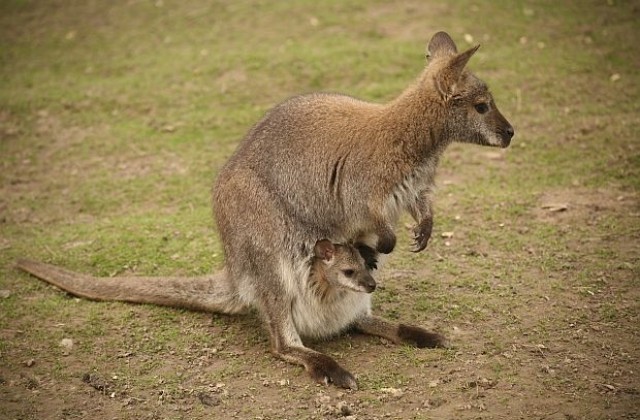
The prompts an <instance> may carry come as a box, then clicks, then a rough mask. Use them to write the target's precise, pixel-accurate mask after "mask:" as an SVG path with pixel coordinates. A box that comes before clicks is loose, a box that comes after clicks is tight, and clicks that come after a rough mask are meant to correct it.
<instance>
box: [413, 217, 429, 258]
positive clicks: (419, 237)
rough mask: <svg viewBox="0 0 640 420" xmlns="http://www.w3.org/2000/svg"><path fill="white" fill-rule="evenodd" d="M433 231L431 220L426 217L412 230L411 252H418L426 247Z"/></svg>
mask: <svg viewBox="0 0 640 420" xmlns="http://www.w3.org/2000/svg"><path fill="white" fill-rule="evenodd" d="M432 230H433V219H432V218H430V217H427V218H425V219H423V220H422V221H421V222H420V223H418V224H417V225H416V227H414V228H413V247H412V248H411V251H413V252H420V251H422V250H424V249H425V248H426V247H427V244H428V243H429V239H430V238H431V232H432Z"/></svg>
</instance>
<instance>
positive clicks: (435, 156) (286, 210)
mask: <svg viewBox="0 0 640 420" xmlns="http://www.w3.org/2000/svg"><path fill="white" fill-rule="evenodd" d="M478 47H479V46H476V47H474V48H471V49H469V50H467V51H465V52H462V53H459V52H458V50H457V47H456V45H455V43H454V42H453V40H452V39H451V37H450V36H449V35H448V34H446V33H445V32H438V33H436V34H435V35H434V36H433V37H432V38H431V40H430V41H429V43H428V45H427V57H428V61H427V64H426V67H425V69H424V70H423V72H422V73H421V74H420V75H419V76H418V78H417V79H416V81H415V82H414V83H413V84H412V85H411V86H409V87H408V88H407V89H405V91H404V92H402V93H401V94H400V95H399V96H398V97H397V98H395V99H393V100H392V101H390V102H389V103H387V104H374V103H369V102H365V101H361V100H358V99H355V98H352V97H349V96H344V95H339V94H322V93H316V94H308V95H302V96H297V97H293V98H291V99H289V100H286V101H285V102H283V103H281V104H279V105H277V106H275V107H274V108H273V109H271V110H270V111H268V112H267V113H266V115H265V116H264V117H263V118H262V119H261V120H260V121H259V122H257V123H256V124H255V125H254V126H253V127H252V128H251V129H250V130H249V132H248V133H247V135H246V136H245V137H244V139H243V140H242V141H241V143H240V144H239V145H238V147H237V149H236V151H235V152H234V154H233V155H232V156H231V157H230V158H229V160H228V161H227V163H226V164H225V165H224V167H223V168H222V169H221V171H220V173H219V174H218V177H217V180H216V183H215V184H214V187H213V210H214V214H215V218H216V222H217V227H218V232H219V235H220V239H221V242H222V245H223V249H224V254H225V268H224V270H223V272H221V273H218V274H216V275H214V276H211V277H204V278H200V279H195V280H190V281H188V282H186V283H182V282H180V283H178V282H177V281H176V279H171V278H169V279H159V280H156V279H144V281H145V283H146V282H147V281H148V282H149V283H148V286H147V287H148V288H149V290H153V288H155V289H156V290H158V292H159V293H160V294H162V298H159V297H158V298H155V301H154V302H151V303H159V304H172V306H181V307H190V308H193V309H201V310H206V311H212V312H219V313H237V312H241V311H243V310H245V309H246V308H255V309H256V310H257V311H258V313H259V314H260V316H261V318H262V320H263V322H264V325H265V328H266V330H267V332H268V333H269V336H270V341H271V349H272V352H273V353H274V354H275V355H277V356H278V357H280V358H282V359H284V360H287V361H290V362H292V363H296V364H300V365H302V366H304V367H305V369H306V370H307V372H308V373H309V374H310V375H311V377H312V378H313V379H315V380H317V381H319V382H324V383H330V382H331V383H333V384H335V385H337V386H341V387H344V388H353V389H356V388H357V383H356V380H355V378H354V377H353V375H352V374H351V373H350V372H348V371H347V370H345V369H344V368H342V367H341V366H340V365H339V364H338V363H337V362H336V361H335V360H333V359H332V358H331V357H329V356H327V355H324V354H322V353H319V352H317V351H314V350H312V349H309V348H307V347H305V346H304V344H303V343H302V339H301V337H316V338H321V337H326V336H330V335H332V334H335V333H338V332H340V331H341V330H343V329H344V328H347V327H349V326H350V327H352V328H354V329H355V330H357V331H360V332H363V333H366V334H372V335H378V336H382V337H385V338H388V339H389V340H391V341H393V342H395V343H408V344H410V345H413V346H416V347H438V346H442V345H444V344H445V338H444V337H442V336H441V335H439V334H437V333H433V332H430V331H427V330H425V329H423V328H420V327H415V326H410V325H406V324H402V323H392V322H389V321H386V320H384V319H382V318H379V317H376V316H373V315H372V314H371V306H370V295H369V294H367V293H366V292H367V291H368V290H367V289H366V286H363V287H365V289H364V292H365V293H362V291H355V290H347V289H349V288H348V287H347V288H346V289H345V288H344V287H342V288H337V287H331V288H328V286H327V284H333V283H331V282H329V281H328V280H327V281H326V282H325V281H317V280H316V281H315V282H314V280H313V279H314V278H316V277H315V276H317V272H318V271H319V269H318V267H317V264H319V263H322V264H327V263H330V262H331V258H332V257H331V255H332V253H334V254H335V253H337V252H338V250H339V247H338V246H333V249H334V250H333V251H332V250H331V247H329V246H328V245H326V243H324V244H325V245H322V244H320V243H319V242H318V240H317V238H326V239H327V241H328V242H329V243H331V244H353V246H351V248H354V247H355V248H357V250H358V251H359V254H360V255H359V256H357V257H358V258H362V259H363V261H364V263H363V264H364V265H365V266H366V268H367V269H373V268H375V267H376V264H377V258H378V253H383V254H388V253H391V251H392V250H393V249H394V248H395V245H396V236H395V233H394V227H395V225H396V223H397V221H398V219H399V217H400V214H401V213H402V212H404V211H407V212H408V213H409V214H410V215H411V216H412V218H413V219H414V220H415V222H416V225H415V227H414V229H413V247H412V250H413V251H414V252H420V251H422V250H424V249H425V248H426V246H427V244H428V241H429V238H430V236H431V232H432V227H433V209H432V201H433V194H434V178H435V172H436V167H437V165H438V162H439V159H440V157H441V155H442V153H443V152H444V150H445V149H446V147H447V146H448V145H449V144H451V143H452V142H454V141H459V142H467V143H475V144H479V145H485V146H494V147H507V146H509V143H510V141H511V138H512V137H513V135H514V130H513V127H512V126H511V125H510V124H509V122H508V121H507V120H506V119H505V118H504V116H503V115H502V114H501V113H500V111H499V110H498V108H497V107H496V105H495V103H494V101H493V98H492V96H491V94H490V92H489V90H488V88H487V85H486V84H485V83H484V82H482V81H481V80H480V79H478V78H477V77H476V76H474V75H473V74H472V73H471V72H469V71H468V70H466V65H467V63H468V61H469V59H470V58H471V57H472V56H473V54H474V53H475V52H476V50H477V49H478ZM319 244H320V247H319V248H318V245H319ZM318 255H320V256H318ZM314 258H315V260H314ZM334 258H335V257H334ZM335 261H337V260H335ZM336 264H337V263H336ZM21 266H22V267H23V268H24V269H26V270H27V271H31V270H30V269H29V267H32V268H33V267H35V268H34V271H31V272H33V273H34V274H35V275H36V276H39V274H38V273H37V272H35V270H36V269H38V267H39V266H38V265H37V264H36V265H35V266H34V265H31V266H30V265H29V264H27V263H23V264H22V265H21ZM328 271H330V270H327V272H328ZM64 273H65V272H64V271H63V272H62V274H64ZM314 273H316V274H314ZM343 274H344V276H345V277H347V278H348V276H347V273H345V272H343ZM336 278H337V277H336ZM340 278H341V279H342V280H344V281H346V279H345V278H344V277H340ZM203 279H204V280H203ZM45 280H47V279H46V278H45ZM190 282H191V283H190ZM52 283H53V282H52ZM346 283H347V284H348V283H349V282H348V281H347V282H346ZM54 284H55V283H54ZM310 284H312V287H309V285H310ZM365 284H366V282H365ZM352 285H353V284H352ZM343 286H344V282H343ZM325 291H326V292H325ZM194 296H195V297H194ZM88 297H91V296H88ZM328 315H331V319H332V320H333V321H336V320H338V321H339V322H338V321H336V322H327V319H328V318H327V316H328Z"/></svg>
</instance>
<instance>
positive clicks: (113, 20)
mask: <svg viewBox="0 0 640 420" xmlns="http://www.w3.org/2000/svg"><path fill="white" fill-rule="evenodd" d="M637 14H638V10H637V5H636V4H635V3H634V2H631V1H623V0H620V1H618V0H616V1H609V2H596V1H588V2H552V1H547V0H543V1H539V2H534V3H525V2H508V1H497V2H496V1H493V2H472V1H466V0H463V1H457V2H450V3H437V2H416V1H411V0H407V1H401V2H395V3H393V4H391V3H385V2H382V1H372V2H363V1H357V0H349V1H329V2H322V3H318V2H311V1H306V0H305V1H300V2H295V4H292V3H281V4H280V3H276V4H270V3H268V2H261V1H242V2H227V1H220V2H215V3H211V2H202V1H194V2H183V3H180V2H175V1H170V0H162V1H150V2H142V1H138V2H130V1H129V2H125V1H115V2H109V3H104V4H102V3H95V2H72V3H69V2H57V1H48V2H33V1H28V0H7V1H4V2H1V3H0V28H2V29H0V78H1V80H2V81H3V83H2V89H0V290H8V291H9V292H10V296H9V297H8V298H0V313H1V314H2V316H0V379H2V380H0V406H3V407H8V408H7V410H9V411H8V413H10V414H9V416H10V417H21V416H22V417H25V418H29V416H31V418H42V417H47V416H49V417H61V416H62V414H64V413H83V412H84V413H85V414H86V415H89V414H88V413H90V414H91V415H94V416H97V417H114V416H115V417H122V416H125V417H126V416H131V417H133V416H136V417H144V416H145V415H147V414H148V413H155V415H157V416H158V417H175V418H181V417H184V418H187V417H189V415H192V416H193V417H194V418H197V417H211V416H214V417H216V416H229V415H240V414H238V413H241V415H242V416H251V417H259V416H263V417H268V418H287V417H289V418H290V417H294V416H295V417H297V418H314V417H315V418H318V417H319V416H322V415H324V414H326V412H329V411H326V410H329V408H327V407H326V406H325V405H322V404H316V403H315V402H314V401H315V399H316V398H317V395H318V393H327V394H328V395H330V396H331V402H330V404H331V405H332V406H335V404H336V403H337V401H339V400H340V399H343V400H346V401H347V402H348V403H349V404H350V405H351V407H352V410H353V412H354V413H355V414H356V415H357V416H361V417H363V418H376V417H380V416H382V415H383V414H384V413H394V414H393V415H394V416H397V417H407V418H411V417H412V416H413V417H415V418H438V417H439V418H454V417H455V418H473V417H475V416H481V415H485V414H486V415H487V417H492V416H493V417H495V418H513V417H517V416H518V415H521V414H519V413H522V412H530V413H533V414H531V415H532V416H538V417H549V416H550V415H551V414H549V413H561V414H563V415H566V416H572V417H574V418H580V417H585V416H595V417H601V418H609V417H611V418H615V417H618V418H624V417H625V416H627V417H628V418H631V417H633V416H634V415H636V416H637V415H638V413H639V410H640V409H639V408H638V406H637V403H636V402H634V400H633V395H634V394H633V393H627V392H626V391H623V390H625V389H631V390H634V389H635V390H636V391H637V387H638V385H637V381H636V380H635V379H634V378H633V377H632V376H631V375H630V374H628V373H627V372H629V371H637V370H638V369H639V367H638V363H637V361H636V360H635V359H633V358H624V357H619V358H616V359H607V358H605V357H604V356H602V352H601V348H602V344H603V343H608V345H610V346H611V348H612V350H611V352H613V353H614V354H617V355H624V354H634V351H635V350H634V349H636V348H637V347H638V345H639V344H640V342H639V341H638V336H637V333H636V329H637V327H636V326H637V322H638V313H639V311H638V309H639V308H638V305H637V303H635V302H637V299H638V290H639V289H638V278H639V276H638V274H640V261H639V260H638V257H637V255H638V254H639V251H640V250H639V249H638V243H639V242H638V239H639V238H640V236H639V234H640V230H639V229H638V212H639V210H638V209H639V208H640V207H639V204H638V203H639V200H638V194H639V192H640V142H639V141H638V138H637V135H636V133H638V132H639V131H640V119H638V111H640V93H639V92H638V89H637V86H638V83H639V82H640V78H639V76H638V74H637V68H638V64H640V63H639V62H638V57H640V45H638V43H637V42H636V41H635V40H636V39H638V36H639V35H640V34H639V31H638V29H637V28H636V26H637ZM441 29H446V30H447V31H449V32H450V33H451V34H452V36H453V38H454V39H455V40H456V42H457V43H458V45H459V48H460V49H465V48H468V47H470V46H472V45H473V44H475V43H477V42H479V43H481V44H482V48H481V49H480V50H479V52H478V53H477V55H476V56H475V57H474V58H473V60H472V62H471V64H470V67H471V68H472V69H473V71H474V72H475V73H476V74H477V75H478V76H480V77H481V78H483V79H484V80H485V81H487V82H488V84H489V85H490V86H491V88H492V91H493V93H494V96H495V98H496V102H497V104H498V106H499V107H500V109H501V110H502V112H503V113H504V114H505V115H506V116H507V117H508V118H509V120H510V121H511V122H512V123H513V124H514V126H515V129H516V137H515V138H514V142H513V145H512V147H511V148H510V149H508V150H506V151H495V150H490V149H485V148H480V147H475V146H469V145H461V144H456V145H453V146H452V147H451V148H450V149H449V150H448V151H447V153H446V154H445V156H444V158H443V161H442V163H441V168H440V172H439V175H438V185H439V192H438V194H437V199H436V220H435V231H434V237H433V239H432V242H431V244H430V245H429V248H427V250H426V251H425V252H424V253H422V254H419V255H415V254H412V253H410V252H408V251H407V249H408V248H409V240H408V236H409V234H408V232H407V231H406V230H405V229H404V228H403V227H404V225H405V223H408V222H409V221H408V219H406V220H405V219H403V221H402V222H401V223H400V225H399V227H398V236H399V240H400V242H399V246H398V251H397V252H395V253H394V254H393V255H392V256H391V257H390V258H389V261H388V264H387V268H386V269H385V271H383V272H382V273H380V274H379V278H380V280H381V283H382V284H383V285H384V287H383V288H380V289H379V290H378V291H376V293H375V295H374V310H375V311H376V313H378V314H380V315H383V316H386V317H388V318H390V319H395V320H402V321H406V322H413V323H417V324H423V325H432V326H434V327H436V328H437V329H439V330H441V331H443V332H445V333H446V334H447V335H449V336H451V338H452V341H453V342H454V348H453V349H451V350H438V351H434V352H428V353H425V352H422V351H417V350H414V349H408V348H403V347H400V348H397V347H392V346H391V345H389V344H388V343H385V342H382V341H380V340H377V339H367V338H366V337H356V336H347V337H342V338H338V339H336V340H334V341H330V342H328V343H318V344H314V346H316V348H319V349H321V350H322V351H325V352H327V353H330V354H333V353H335V354H337V355H338V356H336V357H337V358H338V359H339V361H340V363H342V364H343V365H344V366H345V367H349V369H350V370H351V371H353V372H356V373H357V374H358V376H359V382H360V384H361V388H362V391H359V392H358V393H346V394H342V395H340V396H337V392H338V391H337V390H334V389H332V388H320V387H316V386H315V385H313V384H311V383H310V382H309V381H308V380H307V378H306V376H305V374H304V372H302V370H301V369H300V368H297V367H293V366H289V365H288V364H286V363H284V362H277V361H274V359H273V358H272V357H271V356H270V355H269V354H268V344H267V342H266V341H265V335H264V333H262V332H261V331H260V330H259V327H258V323H257V320H256V319H255V317H252V316H249V317H245V318H232V317H231V318H230V317H219V316H214V317H213V319H210V316H209V315H206V314H196V313H188V312H186V311H180V310H173V309H166V308H154V307H150V306H144V305H141V306H132V305H125V304H117V303H95V302H88V301H84V300H76V299H71V298H68V297H67V296H66V295H64V294H62V293H60V292H58V291H56V290H55V289H53V288H51V287H48V286H46V285H44V284H43V283H41V282H38V281H36V280H34V279H33V278H30V277H28V276H25V275H23V274H20V273H18V272H17V271H16V270H15V269H14V268H13V262H14V261H15V260H16V259H17V258H20V257H30V258H35V259H40V260H45V261H51V262H53V263H56V264H60V265H63V266H65V267H68V268H70V269H74V270H78V271H82V272H87V273H92V274H94V275H98V276H111V275H116V274H122V273H127V274H131V273H132V274H138V275H169V274H173V275H195V274H202V273H208V272H212V271H214V270H216V269H218V268H219V267H221V266H222V264H223V255H222V248H221V245H220V243H219V241H218V238H217V234H216V232H215V229H214V223H213V219H212V215H211V210H210V189H211V185H212V183H213V180H214V179H215V177H216V175H217V173H218V171H219V169H220V167H221V166H222V165H223V164H224V162H225V161H226V159H227V158H228V157H229V156H230V155H231V153H232V152H233V150H234V148H235V146H236V145H237V143H238V141H239V140H240V138H241V137H242V136H243V135H244V133H245V132H246V130H247V129H248V128H249V127H250V126H251V124H253V123H254V122H255V121H256V120H257V119H259V118H260V116H261V115H262V114H263V113H264V112H265V111H266V110H267V109H269V108H270V107H271V106H273V105H274V104H276V103H278V102H280V101H282V100H283V99H285V98H287V97H289V96H292V95H295V94H299V93H303V92H310V91H316V90H322V91H334V92H343V93H346V94H350V95H353V96H356V97H361V98H363V99H366V100H370V101H375V102H384V101H387V100H389V99H391V98H393V97H394V96H395V95H397V94H398V93H399V92H400V91H402V90H403V89H404V88H405V87H406V86H407V85H408V84H409V83H410V82H411V81H412V80H413V78H414V77H415V76H416V75H417V74H418V73H419V72H420V70H421V68H422V66H423V53H424V48H425V43H426V42H427V40H428V38H429V36H430V35H431V34H433V33H434V32H436V31H437V30H441ZM469 37H471V38H473V40H472V42H468V41H467V40H465V39H469ZM548 201H555V202H566V203H567V204H568V209H567V211H565V212H559V213H553V212H549V211H546V210H544V209H542V208H541V206H542V204H544V203H545V202H548ZM443 232H453V233H454V236H453V237H452V238H448V239H445V238H443V237H442V236H441V234H442V233H443ZM445 242H448V243H449V244H448V245H447V244H446V243H445ZM572 322H573V323H576V324H579V325H580V326H579V327H568V325H569V324H570V323H572ZM454 327H455V328H454ZM577 328H581V329H582V331H581V332H580V334H583V335H577V336H576V337H578V336H579V337H587V338H588V339H584V340H581V339H577V338H573V334H577V332H576V329H577ZM587 332H588V333H587ZM68 337H71V338H73V339H74V341H75V342H76V343H77V346H76V347H75V348H74V350H73V352H72V353H71V355H69V356H62V350H61V349H60V348H59V346H58V343H59V342H60V340H61V339H63V338H68ZM540 343H544V345H545V346H547V347H548V348H549V349H550V351H549V352H548V354H546V355H545V358H544V363H546V364H547V365H553V366H555V367H554V369H555V370H556V376H555V377H549V376H547V377H545V376H544V375H545V373H544V371H543V370H541V366H540V363H541V361H540V358H539V355H537V354H534V353H532V352H530V351H529V350H528V349H529V347H527V346H532V345H537V344H540ZM204 348H216V349H217V352H216V353H207V352H204V351H203V350H202V349H204ZM127 351H131V352H132V353H133V355H131V356H128V357H118V354H122V353H126V352H127ZM505 352H508V353H510V354H511V356H512V357H511V358H506V357H505V356H503V354H504V353H505ZM240 353H241V354H240ZM31 358H33V359H34V360H35V361H36V363H35V365H34V366H33V367H32V368H27V367H25V365H24V364H23V363H24V361H25V360H28V359H31ZM565 359H570V360H585V361H587V362H588V365H589V366H586V364H587V362H585V365H579V364H577V363H574V364H573V365H567V364H566V363H565ZM436 365H437V366H436ZM574 366H576V367H575V369H577V371H574ZM86 371H93V372H95V373H97V374H99V375H101V376H103V377H105V379H108V378H110V377H111V376H113V374H117V375H118V376H119V377H120V378H121V379H120V380H118V381H116V383H117V386H116V389H117V397H115V398H103V399H99V400H93V399H94V398H102V397H100V396H97V395H94V394H92V393H91V392H92V389H91V388H90V387H89V386H88V385H86V384H83V383H82V382H80V381H79V380H78V377H79V376H81V374H82V373H84V372H86ZM178 372H180V373H181V375H178ZM541 372H542V373H541ZM253 373H257V374H258V376H261V377H264V378H265V380H271V379H273V378H277V379H280V378H287V379H290V380H291V385H290V386H287V387H280V388H273V387H266V386H263V385H262V380H261V379H260V378H257V377H255V376H252V374H253ZM540 375H542V377H541V376H540ZM478 377H491V378H493V377H495V378H496V379H499V382H498V385H496V387H495V389H494V388H492V389H487V390H484V391H483V392H484V397H483V399H482V402H483V404H484V407H485V408H484V411H482V410H481V409H480V408H478V407H477V406H474V407H475V408H471V409H467V408H464V407H466V406H467V405H469V401H470V400H472V399H473V398H474V397H473V394H474V393H475V392H476V390H475V389H474V390H472V389H468V386H467V385H468V384H469V383H470V381H473V380H476V379H477V378H478ZM25 378H26V379H25ZM122 378H126V380H125V379H122ZM161 378H162V380H163V381H164V382H163V383H160V382H159V381H160V379H161ZM434 378H440V379H444V380H443V381H441V382H440V383H439V385H438V386H436V387H429V383H430V381H432V380H433V379H434ZM541 378H542V379H541ZM222 381H224V382H225V384H226V388H225V389H227V390H228V392H227V395H225V396H224V398H223V400H222V401H223V402H222V404H221V405H220V406H215V407H209V406H206V405H204V404H202V403H201V402H200V401H199V400H198V399H197V397H195V396H194V394H193V393H192V392H188V391H189V389H191V391H193V390H195V389H199V388H197V387H200V386H204V385H206V384H209V383H216V382H222ZM503 381H504V382H503ZM602 381H608V383H610V385H611V386H613V387H614V388H615V391H612V392H609V391H607V393H605V394H603V391H602V389H601V388H596V387H594V385H593V384H594V383H600V382H602ZM507 382H508V383H509V386H507V385H506V383H507ZM124 383H129V384H130V385H131V387H129V388H127V387H125V386H124V385H123V384H124ZM503 383H504V384H505V385H504V386H502V384H503ZM24 384H29V387H31V386H32V385H33V384H35V386H37V387H38V389H37V392H35V393H34V392H32V390H30V389H28V387H26V386H25V385H24ZM545 384H546V385H545ZM196 385H197V386H196ZM547 385H548V386H549V387H554V386H555V387H560V388H562V389H564V390H565V391H566V392H568V393H572V395H573V396H574V397H575V399H574V400H573V402H569V403H567V401H566V400H565V399H563V398H561V397H558V396H557V395H556V393H554V392H552V391H550V390H549V389H548V386H547ZM181 387H183V388H185V389H187V391H183V390H182V388H181ZM389 387H395V388H403V389H404V390H405V393H404V395H403V396H402V397H401V398H399V399H394V398H393V397H389V396H382V395H381V394H380V389H382V388H389ZM163 389H166V391H167V393H168V394H167V395H168V396H167V399H166V401H165V403H164V404H163V405H159V404H158V400H157V398H158V392H159V391H160V390H163ZM522 390H526V392H525V393H524V394H523V392H522ZM194 392H195V391H194ZM505 394H506V395H507V397H505ZM523 395H524V396H523ZM60 396H64V398H63V399H61V400H63V401H62V402H60V403H56V404H48V403H47V401H55V400H59V399H60V398H59V397H60ZM87 396H90V397H91V398H92V401H99V403H97V404H94V405H93V406H91V407H87V405H86V400H87ZM128 397H134V398H137V399H139V400H140V402H138V403H136V404H134V405H130V404H129V403H127V402H126V398H128ZM428 398H431V399H433V398H436V399H440V400H439V401H444V402H443V403H442V404H441V405H439V406H438V407H435V408H426V407H425V406H424V405H423V402H424V400H426V399H428ZM21 401H30V402H33V403H34V404H35V406H36V408H35V409H31V408H29V407H27V406H26V405H25V404H23V403H21ZM136 401H138V400H136ZM249 401H250V402H251V404H249V403H248V402H249ZM323 404H324V403H323ZM178 406H181V407H186V408H185V410H186V411H179V410H177V409H175V407H178ZM291 407H293V408H291ZM297 407H307V408H297ZM461 407H463V408H461ZM38 410H40V411H38ZM43 410H46V411H43ZM323 410H325V411H323ZM527 410H528V411H527ZM323 413H324V414H323ZM381 413H382V414H381ZM79 415H83V414H79Z"/></svg>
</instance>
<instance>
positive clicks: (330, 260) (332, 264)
mask: <svg viewBox="0 0 640 420" xmlns="http://www.w3.org/2000/svg"><path fill="white" fill-rule="evenodd" d="M314 252H315V256H316V261H315V264H316V267H315V268H316V269H315V270H314V274H315V275H322V276H323V277H324V280H325V281H326V282H327V283H328V286H329V287H334V288H341V289H349V290H353V291H356V292H365V293H371V292H373V291H374V290H375V289H376V281H375V280H374V279H373V277H372V276H371V273H370V272H369V270H368V269H367V266H366V262H365V260H364V258H362V256H361V255H360V253H359V252H358V250H357V249H356V248H355V247H353V246H350V245H342V244H334V243H332V242H331V241H329V240H327V239H322V240H320V241H318V242H317V243H316V245H315V247H314Z"/></svg>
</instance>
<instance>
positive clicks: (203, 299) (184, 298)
mask: <svg viewBox="0 0 640 420" xmlns="http://www.w3.org/2000/svg"><path fill="white" fill-rule="evenodd" d="M16 266H17V267H18V268H20V269H21V270H23V271H26V272H27V273H30V274H32V275H34V276H35V277H38V278H39V279H41V280H44V281H46V282H47V283H51V284H53V285H54V286H56V287H59V288H60V289H62V290H64V291H66V292H69V293H71V294H72V295H75V296H79V297H83V298H87V299H91V300H99V301H121V302H132V303H149V304H154V305H161V306H172V307H175V308H183V309H191V310H197V311H204V312H218V313H225V314H234V313H240V312H245V311H246V309H247V308H246V306H245V305H244V304H243V303H242V302H241V301H240V299H239V296H238V294H237V293H236V291H235V288H234V287H233V284H232V283H231V281H230V279H229V277H228V275H227V273H226V270H224V269H223V270H221V271H219V272H217V273H215V274H212V275H208V276H200V277H93V276H89V275H85V274H80V273H76V272H73V271H69V270H65V269H64V268H61V267H58V266H55V265H51V264H45V263H42V262H38V261H32V260H26V259H21V260H18V261H17V263H16Z"/></svg>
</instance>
